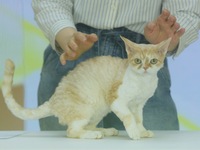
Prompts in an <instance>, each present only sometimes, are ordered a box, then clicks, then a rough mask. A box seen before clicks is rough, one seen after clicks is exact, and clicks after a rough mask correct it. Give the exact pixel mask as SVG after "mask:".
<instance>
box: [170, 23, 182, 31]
mask: <svg viewBox="0 0 200 150" xmlns="http://www.w3.org/2000/svg"><path fill="white" fill-rule="evenodd" d="M179 28H180V24H179V23H177V22H176V23H175V24H173V25H172V27H171V30H172V31H173V32H174V33H175V32H177V30H178V29H179Z"/></svg>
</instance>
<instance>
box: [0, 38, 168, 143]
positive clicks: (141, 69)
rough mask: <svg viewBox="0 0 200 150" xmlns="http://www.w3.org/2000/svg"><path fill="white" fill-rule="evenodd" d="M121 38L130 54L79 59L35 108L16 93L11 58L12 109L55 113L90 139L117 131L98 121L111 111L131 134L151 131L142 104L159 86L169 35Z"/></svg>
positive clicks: (20, 113) (6, 89)
mask: <svg viewBox="0 0 200 150" xmlns="http://www.w3.org/2000/svg"><path fill="white" fill-rule="evenodd" d="M121 39H122V40H123V41H124V43H125V49H126V52H127V56H128V57H127V58H126V59H121V58H118V57H111V56H97V57H95V58H90V59H88V60H86V61H84V62H82V63H80V64H79V65H77V67H76V68H75V69H74V70H72V71H70V72H69V73H68V74H67V75H66V76H64V77H63V78H62V80H61V82H60V83H59V85H58V87H57V88H56V90H55V93H54V94H53V95H52V97H51V98H50V99H49V101H47V102H45V103H44V104H43V105H41V106H38V108H35V109H29V108H23V107H22V106H20V105H19V104H18V103H17V102H16V101H15V99H14V98H13V95H12V82H13V75H14V63H13V62H12V60H10V59H8V60H7V61H6V65H5V73H4V80H3V84H2V91H3V96H4V99H5V102H6V104H7V106H8V108H9V110H10V111H11V112H12V113H13V114H14V115H15V116H17V117H19V118H21V119H23V120H27V119H40V118H44V117H48V116H52V115H54V116H56V117H58V119H59V123H60V124H62V125H67V126H68V128H67V133H66V135H67V137H70V138H86V139H99V138H103V137H104V136H115V135H118V130H116V129H115V128H97V127H96V125H97V124H98V123H99V122H100V121H101V120H102V118H103V117H104V116H106V115H107V114H108V113H110V112H111V111H112V112H114V113H115V114H116V115H117V117H119V119H120V120H121V121H122V122H123V124H124V126H125V129H126V131H127V133H128V135H129V137H130V138H131V139H133V140H138V139H140V138H143V137H153V132H152V131H150V130H146V129H145V128H144V126H143V107H144V105H145V103H146V102H147V100H148V99H149V98H150V97H151V96H152V95H153V94H154V92H155V89H156V88H157V84H158V78H157V72H158V71H159V70H160V69H161V68H162V67H163V64H164V59H165V57H166V53H167V50H168V46H169V43H170V41H171V39H170V38H169V39H167V40H165V41H162V42H161V43H158V44H136V43H134V42H132V41H130V40H129V39H127V38H125V37H122V36H121ZM47 88H48V87H47Z"/></svg>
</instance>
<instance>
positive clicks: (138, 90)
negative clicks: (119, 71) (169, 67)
mask: <svg viewBox="0 0 200 150" xmlns="http://www.w3.org/2000/svg"><path fill="white" fill-rule="evenodd" d="M157 83H158V78H157V74H148V73H146V74H137V73H134V72H133V71H132V70H131V69H129V68H128V69H127V71H126V73H125V75H124V78H123V83H122V85H121V86H120V87H119V90H118V94H119V96H120V97H121V98H123V99H124V100H125V101H127V102H130V101H134V102H136V103H141V102H146V101H147V100H148V99H149V98H150V97H151V96H153V94H154V92H155V89H156V87H157Z"/></svg>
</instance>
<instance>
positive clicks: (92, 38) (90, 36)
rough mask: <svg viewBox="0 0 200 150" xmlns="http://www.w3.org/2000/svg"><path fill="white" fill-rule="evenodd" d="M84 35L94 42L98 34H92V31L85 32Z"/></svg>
mask: <svg viewBox="0 0 200 150" xmlns="http://www.w3.org/2000/svg"><path fill="white" fill-rule="evenodd" d="M85 36H86V38H87V40H88V41H90V42H92V43H93V42H96V41H97V40H98V36H97V35H96V34H94V33H92V34H86V35H85Z"/></svg>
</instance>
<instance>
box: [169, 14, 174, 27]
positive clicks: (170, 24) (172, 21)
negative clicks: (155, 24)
mask: <svg viewBox="0 0 200 150" xmlns="http://www.w3.org/2000/svg"><path fill="white" fill-rule="evenodd" d="M175 23H176V17H174V16H172V15H170V16H169V17H168V19H167V24H168V25H169V26H172V25H174V24H175Z"/></svg>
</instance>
